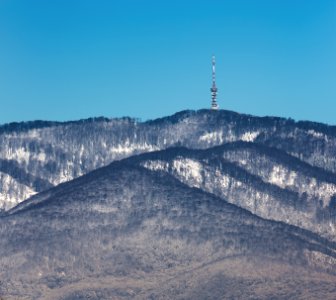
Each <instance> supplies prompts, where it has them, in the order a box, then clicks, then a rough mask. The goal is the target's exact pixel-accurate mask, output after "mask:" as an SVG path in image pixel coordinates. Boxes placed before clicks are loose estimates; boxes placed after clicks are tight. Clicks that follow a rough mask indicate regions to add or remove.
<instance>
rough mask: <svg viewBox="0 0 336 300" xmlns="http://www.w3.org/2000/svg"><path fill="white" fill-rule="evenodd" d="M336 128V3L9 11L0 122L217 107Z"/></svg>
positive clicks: (249, 0) (208, 2)
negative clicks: (214, 94) (213, 90)
mask: <svg viewBox="0 0 336 300" xmlns="http://www.w3.org/2000/svg"><path fill="white" fill-rule="evenodd" d="M213 53H214V54H215V55H216V60H217V85H218V88H219V95H218V102H219V105H220V107H221V108H224V109H229V110H235V111H238V112H243V113H250V114H255V115H277V116H284V117H292V118H294V119H296V120H298V119H309V120H314V121H321V122H327V123H331V124H336V0H217V1H216V0H203V1H199V0H169V1H168V0H165V1H163V0H160V1H159V0H153V1H149V0H141V1H140V0H133V1H131V0H119V1H113V0H109V1H99V0H91V1H88V0H77V1H76V0H57V1H47V0H40V1H37V0H29V1H27V0H21V1H20V0H0V123H6V122H11V121H22V120H35V119H44V120H70V119H79V118H86V117H91V116H101V115H104V116H107V117H120V116H126V115H127V116H132V117H139V118H142V119H143V120H146V119H149V118H156V117H161V116H164V115H169V114H173V113H174V112H177V111H180V110H183V109H200V108H208V107H209V106H210V91H209V89H210V86H211V55H212V54H213Z"/></svg>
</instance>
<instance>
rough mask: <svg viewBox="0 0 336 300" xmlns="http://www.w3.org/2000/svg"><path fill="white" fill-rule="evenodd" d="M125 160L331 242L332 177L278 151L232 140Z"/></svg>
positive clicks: (335, 230)
mask: <svg viewBox="0 0 336 300" xmlns="http://www.w3.org/2000/svg"><path fill="white" fill-rule="evenodd" d="M127 161H129V162H131V163H135V164H138V165H141V166H144V167H145V168H147V169H150V170H152V171H156V172H165V173H169V174H171V175H173V176H174V177H176V178H177V179H179V180H180V181H182V182H183V183H186V184H187V185H189V186H191V187H197V188H201V189H202V190H204V191H207V192H210V193H213V194H215V195H217V196H219V197H221V198H223V199H227V200H228V201H229V202H231V203H233V204H236V205H238V206H240V207H243V208H245V209H247V210H249V211H251V212H252V213H254V214H257V215H259V216H261V217H263V218H266V219H271V220H277V221H283V222H286V223H288V224H292V225H296V226H299V227H302V228H305V229H309V230H311V231H314V232H316V233H319V234H321V235H323V236H325V237H327V238H329V239H331V240H335V241H336V210H335V198H336V197H335V196H336V192H335V191H336V176H335V175H334V174H333V173H330V172H326V171H324V170H323V169H319V168H316V167H312V166H310V165H309V164H307V163H303V162H301V161H300V160H298V159H296V158H294V157H292V156H290V155H288V154H286V153H284V152H282V151H280V150H277V149H274V148H269V147H266V146H262V145H258V144H252V143H246V142H236V143H228V144H225V145H223V146H218V147H214V148H209V149H206V150H190V149H187V148H170V149H168V150H164V151H160V152H154V153H148V154H143V155H139V156H136V157H132V158H130V159H128V160H127Z"/></svg>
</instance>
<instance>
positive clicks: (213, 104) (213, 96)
mask: <svg viewBox="0 0 336 300" xmlns="http://www.w3.org/2000/svg"><path fill="white" fill-rule="evenodd" d="M210 91H211V99H212V101H211V109H213V110H217V109H219V106H218V104H217V91H218V89H217V86H216V58H215V56H214V55H213V56H212V87H211V89H210Z"/></svg>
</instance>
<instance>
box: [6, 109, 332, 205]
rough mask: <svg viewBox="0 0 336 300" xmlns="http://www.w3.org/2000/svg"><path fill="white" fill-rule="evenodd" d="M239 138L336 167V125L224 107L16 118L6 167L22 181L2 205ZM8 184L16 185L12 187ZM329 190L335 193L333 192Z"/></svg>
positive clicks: (8, 130)
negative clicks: (146, 159)
mask: <svg viewBox="0 0 336 300" xmlns="http://www.w3.org/2000/svg"><path fill="white" fill-rule="evenodd" d="M234 141H248V142H254V143H258V144H264V145H269V146H272V147H275V148H278V149H282V150H283V151H285V152H287V153H289V154H291V155H293V156H295V157H298V158H299V159H301V160H303V161H305V162H308V163H310V164H311V165H314V166H318V167H321V168H324V169H326V170H329V171H332V172H336V129H335V127H333V126H327V125H323V124H317V123H310V122H297V123H296V122H294V121H293V120H290V119H282V118H274V117H264V118H260V117H253V116H249V115H242V114H237V113H234V112H230V111H224V110H220V111H209V110H200V111H183V112H180V113H177V114H175V115H173V116H169V117H165V118H162V119H157V120H153V121H147V122H139V121H138V120H135V119H130V118H122V119H106V118H93V119H88V120H80V121H74V122H65V123H59V122H43V121H35V122H26V123H12V124H7V125H3V126H1V127H0V159H1V160H0V171H1V172H2V173H4V174H7V175H9V176H10V177H13V178H14V179H15V180H10V179H9V178H10V177H8V176H4V175H3V176H2V177H1V181H0V187H1V188H0V199H1V200H0V209H8V208H10V207H12V206H13V205H14V204H15V203H18V202H20V201H22V200H24V199H26V198H28V197H29V196H30V195H31V194H32V193H36V192H39V191H41V190H45V189H47V188H49V187H50V186H55V185H57V184H59V183H61V182H65V181H68V180H71V179H73V178H76V177H78V176H80V175H83V174H86V173H87V172H89V171H92V170H94V169H96V168H98V167H101V166H104V165H106V164H108V163H110V162H112V161H114V160H118V159H121V158H125V157H129V156H132V155H134V154H138V153H143V152H149V151H154V150H160V149H165V148H168V147H171V146H177V145H179V146H186V147H188V148H191V149H195V148H203V149H204V148H208V147H212V146H216V145H221V144H223V143H227V142H234ZM8 162H11V163H15V164H16V165H15V171H13V170H11V169H10V168H5V170H4V168H3V167H2V166H3V165H4V164H8ZM273 172H274V176H275V177H276V178H278V175H279V176H281V174H280V173H281V170H277V169H274V170H273ZM13 173H20V174H26V175H29V176H31V177H32V178H36V179H37V181H36V180H28V181H27V180H23V177H24V176H23V177H22V176H13ZM274 180H275V179H273V181H274ZM277 180H278V179H277ZM279 180H280V179H279ZM8 182H10V187H8V188H6V186H8ZM41 182H43V184H41ZM311 184H314V183H311ZM323 189H324V186H322V187H317V188H316V193H317V195H322V197H324V196H323V195H324V192H323ZM328 189H329V188H328ZM327 193H328V195H331V193H333V190H330V191H329V192H327ZM326 197H327V196H326Z"/></svg>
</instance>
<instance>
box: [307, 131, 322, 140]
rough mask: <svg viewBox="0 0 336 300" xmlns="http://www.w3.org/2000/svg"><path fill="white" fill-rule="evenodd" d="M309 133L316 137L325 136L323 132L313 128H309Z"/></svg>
mask: <svg viewBox="0 0 336 300" xmlns="http://www.w3.org/2000/svg"><path fill="white" fill-rule="evenodd" d="M307 133H308V134H310V135H312V136H314V137H316V138H323V137H324V134H323V133H321V132H317V131H315V130H313V129H310V130H308V131H307Z"/></svg>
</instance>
